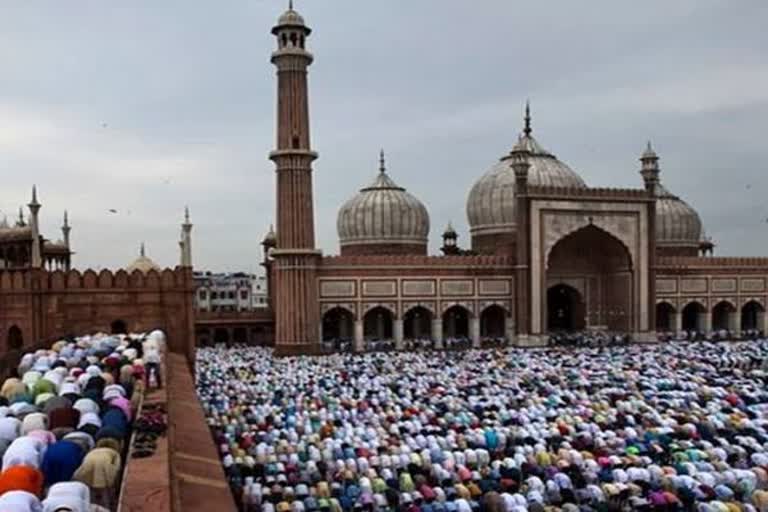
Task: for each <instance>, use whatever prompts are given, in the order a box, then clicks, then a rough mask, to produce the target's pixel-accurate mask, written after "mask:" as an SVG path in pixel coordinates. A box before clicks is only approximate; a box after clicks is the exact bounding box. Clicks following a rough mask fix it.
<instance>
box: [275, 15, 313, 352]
mask: <svg viewBox="0 0 768 512" xmlns="http://www.w3.org/2000/svg"><path fill="white" fill-rule="evenodd" d="M311 32H312V31H311V30H310V29H309V27H307V26H306V25H305V24H304V18H302V17H301V15H300V14H299V13H298V12H296V11H295V10H294V9H293V2H291V3H290V5H289V8H288V10H287V11H286V12H285V13H283V15H282V16H280V19H279V20H278V21H277V25H275V27H274V28H272V34H274V35H275V38H276V39H277V50H275V51H274V52H273V53H272V63H273V64H274V65H275V66H276V67H277V149H275V151H273V152H272V153H270V155H269V157H270V159H271V160H272V161H273V162H275V166H276V168H277V169H276V170H277V247H276V249H275V250H273V251H272V257H273V258H274V269H275V286H276V290H275V293H276V295H275V304H274V310H275V324H276V326H275V349H276V352H277V353H278V354H286V355H288V354H297V353H307V352H312V351H315V350H316V348H317V347H318V345H319V341H320V327H319V326H320V320H319V319H320V312H319V305H318V300H317V278H316V268H317V265H318V263H319V258H320V256H321V254H320V251H318V250H317V249H316V248H315V221H314V211H313V210H314V203H313V200H312V162H313V161H314V160H315V159H316V158H317V153H315V152H314V151H312V149H311V146H310V140H309V98H308V94H307V68H308V67H309V65H310V64H312V60H313V57H312V54H311V53H310V52H308V51H307V49H306V41H307V38H308V36H309V34H310V33H311Z"/></svg>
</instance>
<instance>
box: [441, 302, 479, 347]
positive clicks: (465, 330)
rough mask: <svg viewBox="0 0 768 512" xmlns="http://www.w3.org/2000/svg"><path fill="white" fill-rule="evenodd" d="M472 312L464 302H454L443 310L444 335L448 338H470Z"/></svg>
mask: <svg viewBox="0 0 768 512" xmlns="http://www.w3.org/2000/svg"><path fill="white" fill-rule="evenodd" d="M471 318H472V313H471V312H470V311H469V309H467V308H466V307H464V306H463V305H462V304H454V305H453V306H451V307H449V308H448V309H446V310H445V312H443V336H444V337H445V338H446V339H450V338H453V339H461V338H469V337H470V331H469V322H470V319H471Z"/></svg>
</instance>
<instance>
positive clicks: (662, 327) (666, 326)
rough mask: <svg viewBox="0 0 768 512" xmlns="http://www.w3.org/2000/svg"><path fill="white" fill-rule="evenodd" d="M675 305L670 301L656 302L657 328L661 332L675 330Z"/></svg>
mask: <svg viewBox="0 0 768 512" xmlns="http://www.w3.org/2000/svg"><path fill="white" fill-rule="evenodd" d="M675 313H677V310H675V307H674V306H673V305H672V304H671V303H670V302H668V301H665V300H664V301H660V302H658V303H657V304H656V330H657V331H659V332H664V331H673V330H675V322H674V318H675Z"/></svg>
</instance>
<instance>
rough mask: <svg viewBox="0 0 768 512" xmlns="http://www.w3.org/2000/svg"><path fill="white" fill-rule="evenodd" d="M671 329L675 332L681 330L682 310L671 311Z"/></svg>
mask: <svg viewBox="0 0 768 512" xmlns="http://www.w3.org/2000/svg"><path fill="white" fill-rule="evenodd" d="M672 329H674V331H675V334H677V333H679V332H680V331H682V330H683V312H682V311H675V312H674V313H672Z"/></svg>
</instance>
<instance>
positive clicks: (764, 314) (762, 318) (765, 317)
mask: <svg viewBox="0 0 768 512" xmlns="http://www.w3.org/2000/svg"><path fill="white" fill-rule="evenodd" d="M766 325H768V311H759V312H758V313H757V328H758V329H759V330H761V331H765V326H766Z"/></svg>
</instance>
